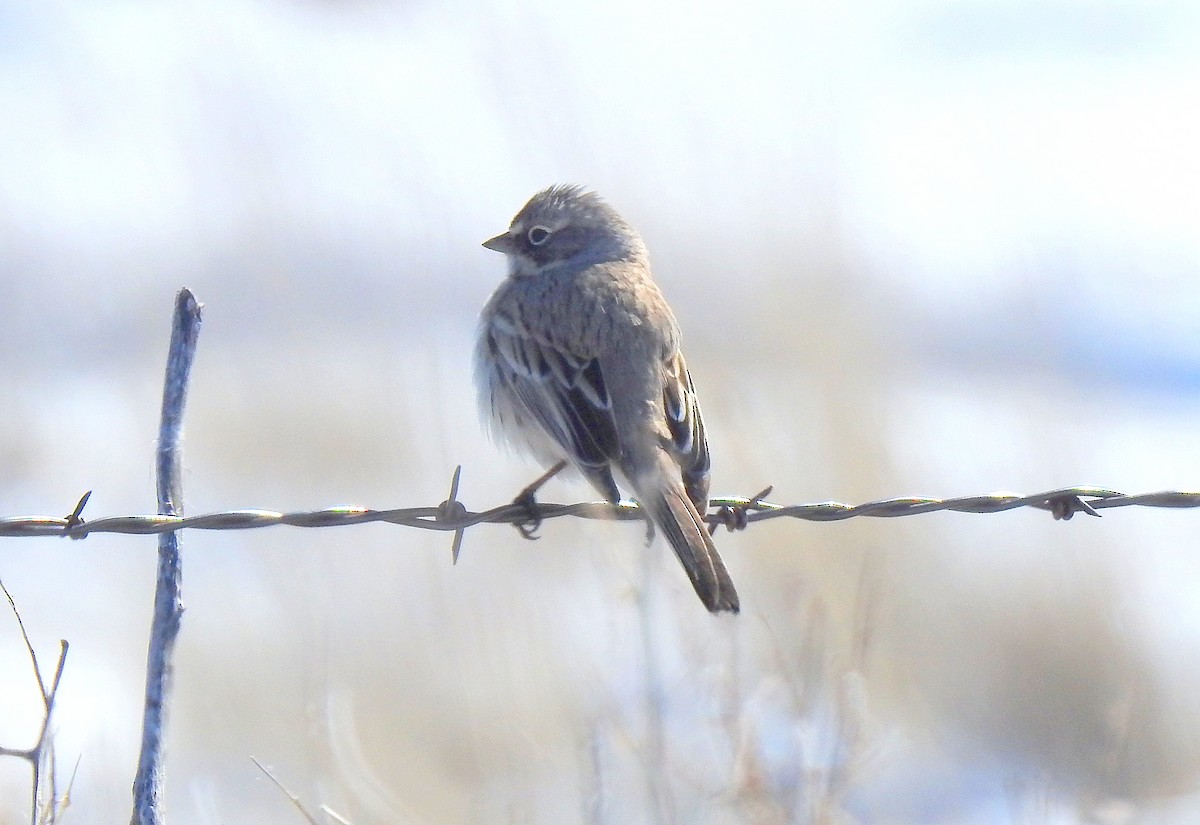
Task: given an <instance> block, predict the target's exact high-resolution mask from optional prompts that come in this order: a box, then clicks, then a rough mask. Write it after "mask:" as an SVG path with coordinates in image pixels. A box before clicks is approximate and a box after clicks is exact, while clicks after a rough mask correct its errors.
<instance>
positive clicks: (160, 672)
mask: <svg viewBox="0 0 1200 825" xmlns="http://www.w3.org/2000/svg"><path fill="white" fill-rule="evenodd" d="M199 335H200V304H199V303H197V301H196V299H195V297H194V296H193V295H192V293H191V292H190V291H188V290H187V289H182V290H180V291H179V295H178V296H177V297H176V299H175V316H174V320H173V322H172V327H171V346H170V350H169V352H168V354H167V371H166V378H165V380H164V381H163V402H162V416H161V419H160V421H159V435H158V456H157V476H158V511H159V513H161V514H163V515H165V516H171V517H175V516H178V515H179V514H180V512H181V511H182V509H183V504H182V490H181V481H180V479H181V473H180V465H181V453H182V441H183V411H184V406H185V404H186V402H187V388H188V380H189V378H190V377H191V371H192V362H193V361H194V360H195V355H196V342H197V340H198V338H199ZM78 517H79V514H78V513H76V514H75V518H76V519H78ZM182 573H183V571H182V566H181V564H180V558H179V539H178V537H177V535H176V533H175V532H174V531H169V532H164V533H162V534H160V535H159V539H158V583H157V585H156V587H155V592H154V619H153V622H152V624H151V628H150V646H149V651H148V653H147V656H146V698H145V705H144V707H143V715H142V751H141V755H140V757H139V758H138V768H137V776H136V777H135V779H134V782H133V816H132V817H131V823H132V825H158V823H160V822H161V821H162V784H163V765H162V741H163V734H164V732H165V728H166V711H167V701H168V699H169V698H170V687H171V666H172V657H173V654H174V650H175V639H176V637H177V636H178V635H179V624H180V619H181V617H182V615H183V602H182V599H181V596H180V587H181V584H182Z"/></svg>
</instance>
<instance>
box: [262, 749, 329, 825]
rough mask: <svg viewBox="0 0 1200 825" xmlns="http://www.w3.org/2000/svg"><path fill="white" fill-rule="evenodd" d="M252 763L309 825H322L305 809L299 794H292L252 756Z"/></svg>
mask: <svg viewBox="0 0 1200 825" xmlns="http://www.w3.org/2000/svg"><path fill="white" fill-rule="evenodd" d="M250 761H251V762H253V763H254V766H255V767H256V768H258V769H259V770H260V771H262V772H263V773H264V774H266V776H267V779H270V780H271V782H272V783H273V784H274V785H275V787H276V788H279V790H280V791H281V792H282V793H283V795H284V796H286V797H287V798H288V799H290V800H291V802H292V804H293V805H294V806H295V807H296V810H297V811H299V812H300V816H302V817H304V818H305V820H307V821H308V823H309V825H320V824H319V823H318V822H317V818H316V817H315V816H313V815H312V813H310V812H309V810H308V808H306V807H304V803H303V802H301V801H300V797H299V796H298V795H297V794H294V793H292V792H291V790H289V789H288V788H287V786H286V785H284V784H283V783H282V782H280V781H279V780H278V779H276V778H275V774H273V773H271V772H270V771H269V770H267V769H266V767H265V766H264V765H263V763H262V762H259V761H258V760H257V759H256V758H255V757H253V756H251V757H250Z"/></svg>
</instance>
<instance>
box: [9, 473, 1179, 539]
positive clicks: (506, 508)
mask: <svg viewBox="0 0 1200 825" xmlns="http://www.w3.org/2000/svg"><path fill="white" fill-rule="evenodd" d="M460 469H461V468H460ZM457 488H458V471H455V478H454V482H453V484H452V487H451V496H450V498H448V499H447V500H446V501H443V502H442V503H441V504H439V505H437V506H434V507H404V508H397V509H391V510H373V509H371V508H368V507H354V506H345V507H329V508H326V509H323V510H311V511H305V512H296V513H281V512H277V511H274V510H258V509H246V510H229V511H225V512H219V513H208V514H205V515H199V516H163V515H143V516H109V517H106V518H97V519H95V520H90V521H85V520H84V519H83V518H82V517H81V514H82V511H83V507H84V505H85V504H86V503H87V499H88V496H90V495H91V493H90V492H89V493H88V494H87V495H85V496H84V497H83V498H82V499H80V502H79V504H78V505H77V506H76V508H75V510H74V511H73V512H72V513H71V514H69V515H67V516H13V517H6V518H0V536H18V537H20V536H67V537H70V538H75V539H81V538H84V537H86V536H88V535H90V534H92V533H125V534H134V535H149V534H157V533H167V532H171V531H173V530H255V529H259V528H263V527H274V526H276V525H280V524H287V525H291V526H292V527H344V526H348V525H351V524H369V523H373V522H383V523H386V524H395V525H399V526H402V527H415V528H419V529H423V530H441V531H447V532H450V531H453V532H455V533H456V534H458V535H457V536H456V539H457V538H461V534H462V531H464V530H466V529H467V528H469V527H474V526H475V525H477V524H527V523H529V522H530V521H531V520H534V521H543V520H546V519H553V518H564V517H568V516H573V517H576V518H585V519H601V520H616V521H632V520H638V519H641V518H642V515H641V511H640V510H639V509H638V507H637V505H636V504H633V503H621V504H609V503H608V502H580V503H577V504H545V503H541V502H538V503H536V504H534V505H532V508H530V507H529V506H526V505H524V504H515V503H514V504H505V505H502V506H500V507H493V508H492V509H490V510H483V511H479V512H473V511H471V510H468V509H467V508H466V507H465V506H464V505H463V504H462V502H460V501H458V499H457ZM769 492H770V488H768V489H767V490H764V491H763V492H762V493H760V494H759V495H757V496H752V497H750V498H742V497H736V496H730V497H725V498H715V499H712V501H711V504H712V507H714V508H716V509H715V512H710V514H709V515H708V516H707V518H706V520H707V521H708V523H709V524H710V525H711V526H712V527H713V528H714V529H715V528H716V527H718V526H720V525H725V526H726V527H728V528H730V529H740V528H743V527H745V526H746V525H747V524H749V523H751V522H757V521H765V520H767V519H776V518H796V519H802V520H805V521H843V520H845V519H850V518H897V517H900V516H914V515H919V514H922V513H933V512H939V511H943V510H948V511H950V512H955V513H1001V512H1005V511H1008V510H1015V509H1017V508H1020V507H1032V508H1035V509H1039V510H1045V511H1048V512H1050V514H1051V515H1052V516H1054V518H1055V519H1061V520H1068V519H1070V518H1071V517H1072V516H1073V515H1074V514H1075V513H1086V514H1088V515H1093V516H1099V515H1100V514H1099V512H1097V511H1098V510H1106V509H1109V508H1113V507H1168V508H1189V507H1200V492H1188V491H1181V490H1164V491H1160V492H1152V493H1138V494H1127V493H1120V492H1117V491H1115V490H1106V489H1102V488H1098V487H1065V488H1061V489H1057V490H1048V491H1046V492H1041V493H1033V494H1030V495H1020V494H1017V493H1008V492H996V493H987V494H984V495H974V496H961V497H957V498H945V499H939V498H924V497H904V498H889V499H882V500H880V501H870V502H866V503H864V504H856V505H851V504H843V503H841V502H837V501H821V502H815V503H810V504H793V505H780V504H774V503H771V502H769V501H765V500H764V498H765V496H766V495H767V494H768V493H769Z"/></svg>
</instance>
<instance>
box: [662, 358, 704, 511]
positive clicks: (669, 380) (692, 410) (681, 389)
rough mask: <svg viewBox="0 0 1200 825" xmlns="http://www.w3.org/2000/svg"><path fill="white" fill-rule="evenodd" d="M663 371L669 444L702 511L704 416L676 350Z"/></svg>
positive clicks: (692, 498) (689, 491)
mask: <svg viewBox="0 0 1200 825" xmlns="http://www.w3.org/2000/svg"><path fill="white" fill-rule="evenodd" d="M663 371H664V375H663V407H664V410H665V412H666V418H667V430H668V432H669V433H670V435H671V438H670V443H669V445H668V447H669V449H670V452H671V454H672V455H673V456H674V457H675V460H676V461H677V462H678V463H679V468H680V470H681V472H682V474H683V484H684V487H685V488H686V490H687V494H688V498H690V499H691V500H692V503H693V504H694V505H695V506H696V509H697V510H699V511H700V512H701V513H704V511H705V510H707V509H708V482H709V470H710V468H711V465H712V462H711V459H710V457H709V454H708V439H707V437H706V436H705V433H704V419H703V417H701V415H700V405H699V404H698V403H697V401H696V392H695V388H694V387H693V385H692V376H691V373H689V372H688V369H687V366H686V365H685V364H684V361H683V356H682V355H680V354H679V353H675V354H674V356H673V357H671V358H669V359H668V360H667V361H666V363H665V364H664V365H663Z"/></svg>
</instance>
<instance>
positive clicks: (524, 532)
mask: <svg viewBox="0 0 1200 825" xmlns="http://www.w3.org/2000/svg"><path fill="white" fill-rule="evenodd" d="M566 466H567V462H565V461H560V462H558V463H557V464H555V465H554V466H553V467H551V468H550V469H549V470H547V471H546V472H544V473H542V474H541V475H540V476H538V477H537V478H535V479H534V480H533V483H531V484H529V485H528V486H526V487H525V489H523V490H521V492H519V493H517V497H516V498H514V499H513V500H512V505H513V507H519V508H521V510H523V511H524V512H523V515H524V518H522V519H521V520H519V521H514V522H513V527H516V528H517V532H518V533H520V534H521V538H523V539H528V540H529V541H537V540H538V538H539V537H538V535H537V531H538V530H539V529H540V528H541V526H542V515H541V513H540V512H539V511H538V503H537V491H538V490H540V489H541V488H542V485H543V484H545V483H546V482H547V481H549V480H550V479H552V478H554V477H555V476H556V475H558V474H559V473H560V472H562V470H563V468H564V467H566Z"/></svg>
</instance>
